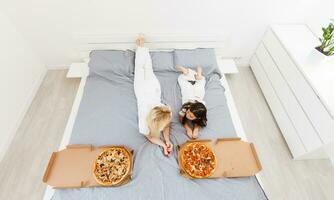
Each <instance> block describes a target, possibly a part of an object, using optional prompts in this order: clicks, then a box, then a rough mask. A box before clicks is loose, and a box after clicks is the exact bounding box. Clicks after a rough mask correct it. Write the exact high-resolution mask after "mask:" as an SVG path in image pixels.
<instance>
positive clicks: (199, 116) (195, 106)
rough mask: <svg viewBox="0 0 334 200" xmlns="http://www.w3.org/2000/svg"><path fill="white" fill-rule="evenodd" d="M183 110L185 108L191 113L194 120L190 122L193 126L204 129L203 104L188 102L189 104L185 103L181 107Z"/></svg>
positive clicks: (204, 111) (204, 109) (205, 121)
mask: <svg viewBox="0 0 334 200" xmlns="http://www.w3.org/2000/svg"><path fill="white" fill-rule="evenodd" d="M182 107H183V108H186V109H187V110H188V109H189V110H190V112H192V113H193V114H194V115H195V117H196V119H194V120H192V122H193V123H194V124H197V125H199V126H201V127H205V126H206V125H207V121H208V120H207V118H206V112H207V110H206V107H205V105H204V104H203V103H201V102H198V101H195V102H194V103H192V102H189V103H185V104H184V105H183V106H182ZM185 120H186V117H184V118H183V121H184V122H182V123H183V124H184V123H185Z"/></svg>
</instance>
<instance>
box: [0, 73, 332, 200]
mask: <svg viewBox="0 0 334 200" xmlns="http://www.w3.org/2000/svg"><path fill="white" fill-rule="evenodd" d="M65 75H66V71H64V70H61V71H49V72H48V74H47V76H46V78H45V80H44V82H43V85H42V87H41V88H40V90H39V92H38V94H37V96H36V98H35V99H34V102H33V104H32V105H31V108H30V109H29V111H28V113H27V115H26V117H25V119H24V120H23V122H22V125H21V127H20V128H19V130H18V132H17V135H16V137H15V139H14V141H13V143H12V145H11V148H10V150H9V151H8V154H7V155H6V157H5V158H4V160H3V162H1V163H0V180H1V182H0V199H1V200H2V199H4V200H7V199H8V200H12V199H13V200H16V199H26V200H30V199H31V200H36V199H37V200H38V199H41V198H42V196H43V193H44V189H45V186H44V184H43V183H42V182H41V179H42V174H43V172H44V169H45V166H46V164H47V161H48V159H49V156H50V154H51V152H52V151H55V150H57V148H58V145H59V143H60V140H61V137H62V133H63V131H64V128H65V125H66V121H67V118H68V115H69V112H70V109H71V105H72V102H73V100H74V96H75V92H76V90H77V88H78V85H79V80H78V79H66V78H65ZM227 79H228V82H229V84H230V87H231V90H232V94H233V96H234V99H235V102H236V105H237V108H238V111H239V115H240V117H241V120H242V123H243V125H244V129H245V131H246V133H247V137H248V139H249V140H250V141H252V142H254V143H255V146H256V148H257V151H258V154H259V157H260V160H261V162H262V165H263V168H264V170H263V171H262V172H261V173H260V178H261V180H262V182H263V187H264V190H265V191H266V194H267V196H268V197H269V199H271V200H276V199H277V200H285V199H286V200H290V199H291V200H299V199H301V200H307V199H312V200H322V199H328V200H331V199H334V168H332V167H331V166H330V163H329V162H328V161H326V160H316V161H292V160H291V155H290V153H289V150H288V148H287V146H286V144H285V141H284V139H283V138H282V136H281V133H280V131H279V129H278V127H277V125H276V123H275V120H274V118H273V116H272V115H271V112H270V109H269V108H268V106H267V104H266V101H265V99H264V97H263V95H262V93H261V90H260V88H259V87H258V85H257V82H256V80H255V78H254V76H253V74H252V72H251V70H250V69H249V68H242V69H240V73H239V74H236V75H229V77H228V78H227ZM16 163H19V164H16Z"/></svg>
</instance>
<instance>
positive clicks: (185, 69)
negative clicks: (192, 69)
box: [176, 65, 189, 74]
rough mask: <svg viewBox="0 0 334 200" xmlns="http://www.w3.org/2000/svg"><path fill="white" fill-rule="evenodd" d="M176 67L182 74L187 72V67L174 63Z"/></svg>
mask: <svg viewBox="0 0 334 200" xmlns="http://www.w3.org/2000/svg"><path fill="white" fill-rule="evenodd" d="M176 69H177V70H179V71H180V72H182V73H183V74H188V72H189V70H188V68H185V67H182V66H181V65H176Z"/></svg>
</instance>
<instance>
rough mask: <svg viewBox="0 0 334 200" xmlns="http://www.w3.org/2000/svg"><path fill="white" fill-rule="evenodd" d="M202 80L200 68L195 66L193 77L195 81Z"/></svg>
mask: <svg viewBox="0 0 334 200" xmlns="http://www.w3.org/2000/svg"><path fill="white" fill-rule="evenodd" d="M202 78H203V76H202V68H201V66H199V65H197V66H196V75H195V79H196V80H201V79H202Z"/></svg>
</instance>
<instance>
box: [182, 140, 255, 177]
mask: <svg viewBox="0 0 334 200" xmlns="http://www.w3.org/2000/svg"><path fill="white" fill-rule="evenodd" d="M189 142H201V143H204V144H205V145H207V146H208V147H209V148H211V149H212V150H213V151H214V153H215V155H216V159H217V166H216V169H215V171H214V173H213V174H212V175H211V176H210V177H208V178H222V177H246V176H254V175H255V174H256V173H257V172H259V171H261V170H262V166H261V163H260V160H259V158H258V156H257V153H256V151H255V148H254V145H253V143H248V142H244V141H241V140H240V138H225V139H217V140H215V141H214V140H189V141H187V142H186V143H185V144H187V143H189ZM183 145H184V144H183ZM183 145H181V146H180V149H181V148H182V146H183ZM178 160H179V167H180V173H181V175H183V176H185V177H188V178H192V177H190V176H189V175H188V174H187V173H186V172H185V171H184V170H183V169H182V163H181V159H180V151H179V159H178Z"/></svg>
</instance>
